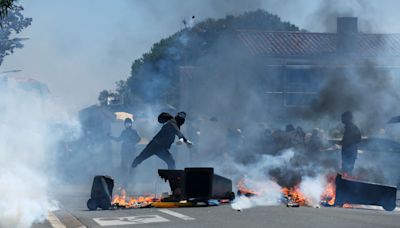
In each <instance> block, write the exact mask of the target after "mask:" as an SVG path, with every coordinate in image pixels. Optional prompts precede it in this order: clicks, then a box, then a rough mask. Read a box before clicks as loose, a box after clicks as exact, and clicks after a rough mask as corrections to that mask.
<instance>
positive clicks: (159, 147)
mask: <svg viewBox="0 0 400 228" xmlns="http://www.w3.org/2000/svg"><path fill="white" fill-rule="evenodd" d="M165 116H167V118H163V117H165ZM168 116H171V115H170V114H168V113H161V114H160V115H159V117H158V120H159V122H160V123H163V122H164V125H163V126H162V128H161V130H160V131H159V132H158V133H157V134H156V136H154V138H153V139H152V140H151V141H150V142H149V144H147V146H146V147H145V148H144V150H143V151H142V152H141V153H140V154H139V155H138V156H137V157H136V158H135V160H134V161H133V163H132V168H136V166H138V165H139V164H140V163H142V162H143V161H144V160H146V159H147V158H149V157H151V156H153V155H156V156H157V157H159V158H161V159H162V160H163V161H164V162H165V163H167V165H168V169H175V160H174V158H173V157H172V155H171V153H170V152H169V149H170V148H171V145H172V143H173V142H174V141H175V136H178V138H179V141H180V142H181V143H182V142H185V143H186V144H187V145H188V146H190V145H191V144H192V143H191V142H190V141H189V140H187V139H186V138H185V136H184V135H183V134H182V132H181V131H180V127H181V126H182V125H183V124H184V123H185V119H186V113H185V112H179V113H178V114H177V115H176V116H175V117H173V118H169V117H168ZM160 120H162V121H160Z"/></svg>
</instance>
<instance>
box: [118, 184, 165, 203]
mask: <svg viewBox="0 0 400 228" xmlns="http://www.w3.org/2000/svg"><path fill="white" fill-rule="evenodd" d="M160 200H161V197H158V196H156V195H150V194H148V195H144V196H138V197H132V196H129V197H127V196H126V190H125V189H123V188H121V189H120V194H115V196H114V197H113V199H112V201H111V205H114V206H117V207H122V208H140V207H146V206H149V205H150V204H151V203H154V202H159V201H160Z"/></svg>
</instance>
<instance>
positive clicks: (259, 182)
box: [231, 149, 294, 210]
mask: <svg viewBox="0 0 400 228" xmlns="http://www.w3.org/2000/svg"><path fill="white" fill-rule="evenodd" d="M293 156H294V151H293V150H291V149H290V150H286V151H284V152H282V154H281V155H279V156H270V155H263V156H262V158H261V159H260V160H259V162H257V163H256V164H254V165H252V166H251V167H249V166H245V165H237V167H236V169H237V173H242V174H245V176H244V177H243V179H242V180H244V183H243V184H245V185H246V187H247V188H249V189H251V190H252V191H254V192H256V193H257V195H255V196H253V197H251V198H249V197H246V196H239V197H237V198H236V199H235V201H234V202H233V203H232V204H231V206H232V208H233V209H234V210H243V209H248V208H251V207H255V206H272V205H279V204H280V203H281V199H282V192H281V188H282V187H281V186H279V185H278V184H277V183H276V182H275V181H273V180H271V179H270V178H269V177H268V175H266V173H268V171H269V170H271V169H274V168H277V167H282V166H286V165H288V164H289V162H290V159H292V158H293Z"/></svg>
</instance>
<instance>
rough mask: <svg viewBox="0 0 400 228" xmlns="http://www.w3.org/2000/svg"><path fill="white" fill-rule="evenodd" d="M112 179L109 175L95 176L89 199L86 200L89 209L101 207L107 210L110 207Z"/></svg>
mask: <svg viewBox="0 0 400 228" xmlns="http://www.w3.org/2000/svg"><path fill="white" fill-rule="evenodd" d="M113 188H114V179H112V178H111V177H109V176H95V177H94V179H93V184H92V191H91V193H90V199H89V200H88V201H87V204H86V205H87V207H88V208H89V210H91V211H93V210H97V208H99V207H100V208H101V209H103V210H108V209H109V208H110V207H111V200H112V191H113Z"/></svg>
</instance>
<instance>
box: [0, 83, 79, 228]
mask: <svg viewBox="0 0 400 228" xmlns="http://www.w3.org/2000/svg"><path fill="white" fill-rule="evenodd" d="M1 87H2V89H1V91H0V211H1V213H0V227H5V228H8V227H30V226H31V225H32V223H34V222H40V221H43V220H44V219H45V218H46V217H47V213H48V211H49V210H50V209H51V208H52V205H53V204H54V203H51V200H50V199H49V197H48V193H49V180H50V178H51V177H52V174H53V173H54V170H53V169H52V164H51V161H52V160H53V159H54V157H55V155H56V154H55V152H56V150H54V149H55V148H56V145H57V142H58V139H59V138H58V137H60V136H62V134H60V132H56V131H55V129H54V128H53V127H52V126H54V125H55V123H56V121H59V118H65V116H66V115H65V113H62V112H60V110H59V109H56V108H55V107H54V105H53V104H51V102H50V99H49V98H46V97H44V96H43V94H42V95H41V94H40V93H38V91H36V90H35V89H34V88H33V89H32V88H22V87H21V84H18V83H17V82H14V81H13V80H9V81H8V82H5V83H3V84H2V85H1ZM57 119H58V120H57ZM64 121H65V120H64ZM76 126H78V125H76Z"/></svg>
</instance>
